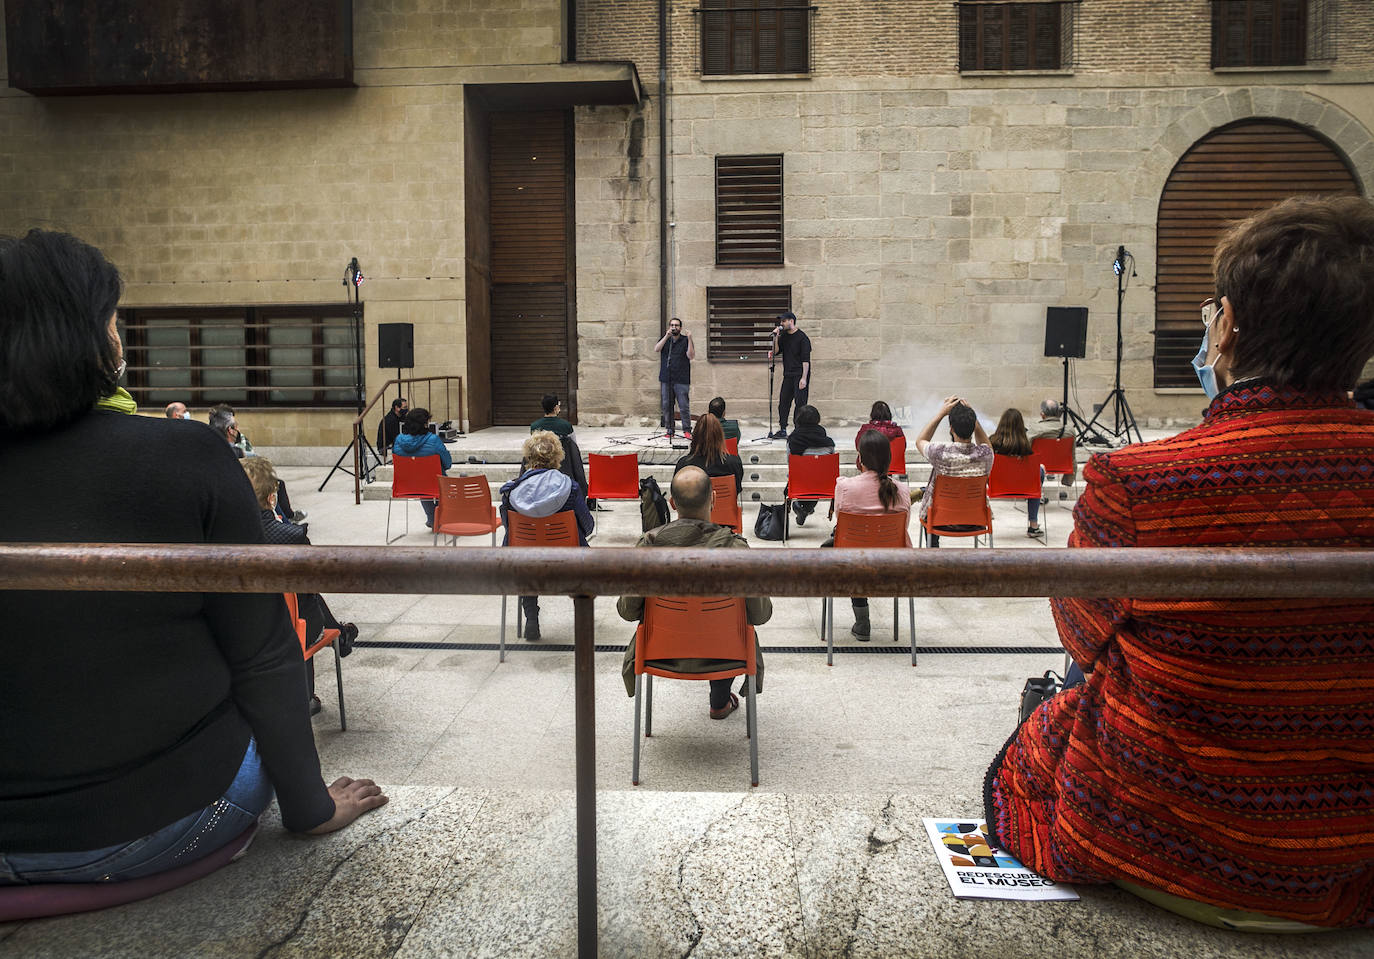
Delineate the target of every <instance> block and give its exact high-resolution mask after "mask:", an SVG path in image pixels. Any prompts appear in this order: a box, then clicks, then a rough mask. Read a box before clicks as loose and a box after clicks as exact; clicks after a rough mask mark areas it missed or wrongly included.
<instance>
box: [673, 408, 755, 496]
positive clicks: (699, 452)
mask: <svg viewBox="0 0 1374 959" xmlns="http://www.w3.org/2000/svg"><path fill="white" fill-rule="evenodd" d="M688 466H696V467H698V468H700V469H703V470H705V471H706V475H707V476H733V477H734V478H735V492H736V493H739V491H740V490H742V489H744V464H743V463H742V462H740V458H739V457H738V456H735V455H733V454H731V453H727V452H725V434H724V433H723V431H722V430H721V428H720V420H718V419H716V418H715V417H714V416H712V415H711V414H710V413H704V414H702V415H701V416H699V417H697V428H696V431H695V432H693V433H692V448H691V449H690V450H688V451H687V455H686V456H683V457H680V458H679V459H678V461H677V466H676V467H675V468H674V469H673V475H674V476H676V475H677V474H678V473H679V472H681V471H682V470H683V469H685V468H686V467H688Z"/></svg>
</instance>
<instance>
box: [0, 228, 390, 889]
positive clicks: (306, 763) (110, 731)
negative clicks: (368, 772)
mask: <svg viewBox="0 0 1374 959" xmlns="http://www.w3.org/2000/svg"><path fill="white" fill-rule="evenodd" d="M119 294H120V279H119V274H118V272H117V271H116V270H115V268H114V267H113V266H112V265H110V263H109V261H108V260H106V259H105V257H104V256H103V255H102V254H101V253H100V251H99V250H96V249H95V248H94V247H91V246H88V245H87V244H85V243H82V242H81V241H80V240H77V239H76V238H75V237H72V236H68V235H66V234H62V233H50V232H46V231H40V230H34V231H32V232H30V233H29V234H28V235H27V236H25V237H23V238H22V239H16V238H11V237H5V238H0V343H2V344H3V348H0V497H3V498H4V501H5V502H8V503H21V504H22V503H29V504H33V503H39V502H57V503H60V504H62V507H61V509H60V510H51V509H44V508H30V509H9V510H6V511H5V512H4V515H3V518H0V541H6V542H11V543H36V542H39V543H41V542H67V543H86V542H94V543H261V542H262V541H263V532H262V525H261V523H260V521H259V517H258V505H257V500H256V498H255V496H254V494H253V489H252V487H251V486H250V485H249V482H248V479H247V477H246V476H245V475H244V473H243V470H242V469H240V468H239V466H238V463H237V462H236V461H235V459H234V456H233V453H232V452H231V451H230V449H229V447H228V446H227V444H225V442H224V441H223V440H222V439H220V438H219V437H217V436H215V435H214V434H213V433H212V432H211V431H210V430H208V429H206V428H205V426H204V424H194V423H190V422H187V421H184V420H168V419H166V418H164V417H157V418H151V417H140V416H128V415H124V414H123V411H115V410H112V409H110V408H109V405H108V404H106V403H103V402H102V401H103V400H106V399H108V398H111V397H117V396H118V388H119V377H120V375H121V374H122V372H123V369H124V361H123V346H122V344H121V343H120V339H119V334H118V332H117V330H116V328H115V306H116V304H117V302H118V300H119ZM78 453H79V456H80V459H79V461H78V459H77V458H76V456H77V454H78ZM150 491H151V492H155V493H156V495H150ZM5 620H6V622H5V626H6V629H5V632H4V634H3V636H0V657H3V661H4V664H5V665H4V668H3V669H2V670H0V709H3V714H4V721H3V722H0V884H24V883H45V882H96V881H102V882H108V881H111V880H113V881H119V880H125V879H134V878H139V877H143V876H148V875H153V874H156V873H159V872H162V871H165V870H168V869H171V868H174V867H177V866H181V865H184V864H186V863H188V862H191V861H194V860H196V859H199V858H201V857H203V856H206V855H208V854H209V853H211V852H214V851H215V850H217V849H219V848H221V847H223V846H224V845H226V844H227V843H228V842H230V841H231V840H234V839H235V838H237V837H239V836H240V835H242V834H243V833H244V832H246V831H247V830H248V829H251V828H252V827H253V826H254V825H255V823H256V821H257V818H258V816H259V815H260V814H261V813H262V811H263V810H264V809H265V808H266V807H267V804H268V803H269V802H270V801H271V798H272V793H273V790H274V789H275V791H276V794H277V801H278V805H279V806H280V809H281V816H282V822H283V823H284V824H285V825H286V827H287V828H288V829H291V830H294V831H298V832H310V833H323V832H329V831H332V830H335V829H340V828H342V827H344V826H346V825H348V824H349V823H351V822H352V821H353V820H354V819H356V818H357V817H358V816H360V815H361V814H363V813H364V812H367V811H368V810H370V809H374V808H376V807H378V806H380V805H382V804H383V803H385V802H386V797H385V796H384V795H382V793H381V790H380V789H379V788H378V787H377V786H376V785H375V784H374V783H373V782H372V781H371V780H366V779H363V780H353V779H349V778H347V777H343V778H340V779H338V780H337V781H335V782H334V783H333V784H332V785H331V786H328V787H326V786H325V784H324V782H323V781H322V780H321V778H320V761H319V757H318V755H317V754H316V752H315V741H314V736H313V733H312V731H311V728H310V717H309V714H308V712H307V705H306V704H307V694H306V683H305V667H304V664H303V663H302V661H301V649H300V643H299V642H298V641H297V639H296V634H295V630H294V629H293V628H292V624H291V622H290V621H289V620H288V618H287V615H286V604H285V602H284V600H283V598H282V596H281V595H280V594H266V595H262V594H227V593H223V594H222V593H180V592H169V593H149V592H114V591H111V592H96V591H80V590H73V591H67V592H63V593H54V592H38V591H14V592H10V593H8V594H6V596H5ZM36 637H41V639H40V640H36Z"/></svg>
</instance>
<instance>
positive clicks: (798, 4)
mask: <svg viewBox="0 0 1374 959" xmlns="http://www.w3.org/2000/svg"><path fill="white" fill-rule="evenodd" d="M697 13H698V14H699V15H700V17H701V72H702V73H703V74H706V75H708V76H724V75H729V74H741V73H743V74H748V73H809V72H810V71H811V53H810V47H811V42H810V41H811V7H810V5H809V2H808V0H702V3H701V7H700V8H698V10H697Z"/></svg>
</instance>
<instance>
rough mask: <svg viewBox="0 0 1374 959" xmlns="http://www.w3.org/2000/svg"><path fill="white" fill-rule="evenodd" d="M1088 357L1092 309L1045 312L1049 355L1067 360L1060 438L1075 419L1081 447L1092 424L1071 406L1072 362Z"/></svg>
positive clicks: (1082, 307) (1055, 309) (1058, 307)
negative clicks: (1089, 311) (1090, 312)
mask: <svg viewBox="0 0 1374 959" xmlns="http://www.w3.org/2000/svg"><path fill="white" fill-rule="evenodd" d="M1087 354H1088V308H1087V307H1086V306H1051V307H1047V308H1046V310H1045V355H1046V356H1057V357H1059V358H1060V359H1062V360H1063V361H1064V395H1063V398H1062V399H1061V400H1060V401H1059V435H1060V436H1063V435H1064V433H1065V432H1066V431H1067V430H1068V428H1069V420H1073V430H1074V434H1075V435H1076V436H1077V437H1078V439H1077V442H1078V445H1080V446H1082V445H1083V443H1084V442H1087V441H1089V439H1090V437H1089V436H1088V429H1087V427H1088V424H1087V421H1085V420H1084V419H1083V417H1081V416H1079V415H1078V414H1077V413H1075V412H1074V411H1073V408H1072V407H1070V406H1069V360H1070V359H1076V360H1081V359H1083V357H1085V356H1087Z"/></svg>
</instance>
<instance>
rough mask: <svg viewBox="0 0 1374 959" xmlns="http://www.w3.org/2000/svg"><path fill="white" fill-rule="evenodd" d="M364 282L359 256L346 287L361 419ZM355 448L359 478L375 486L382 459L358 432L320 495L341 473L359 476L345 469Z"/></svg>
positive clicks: (364, 399) (347, 273)
mask: <svg viewBox="0 0 1374 959" xmlns="http://www.w3.org/2000/svg"><path fill="white" fill-rule="evenodd" d="M363 279H364V277H363V271H362V269H361V268H360V267H359V266H358V258H357V257H356V256H355V257H353V258H352V259H351V260H349V261H348V267H347V268H346V269H345V270H344V277H343V285H344V286H346V287H352V290H351V293H352V297H351V300H352V306H353V391H354V394H353V395H354V398H355V400H356V401H357V408H358V415H359V416H362V415H363V410H364V409H365V408H366V407H367V384H366V382H365V381H364V380H363V305H362V298H361V290H360V289H359V288H360V287H361V286H362V285H363ZM399 374H400V371H399V370H397V378H398V379H399V378H400V377H399ZM354 446H357V452H358V459H357V461H356V462H357V467H356V468H357V469H358V471H359V472H358V474H357V475H358V476H359V477H360V478H361V479H363V480H364V481H365V482H368V483H371V482H372V471H373V470H375V469H376V468H377V467H378V466H381V465H382V458H381V457H380V456H378V455H377V451H376V450H375V449H373V448H372V444H371V443H369V442H368V440H367V436H366V435H364V433H363V431H362V429H361V428H355V429H354V431H353V437H352V438H351V439H350V440H349V441H348V445H347V446H345V447H344V449H343V452H342V453H340V454H339V459H338V461H337V462H335V464H334V468H333V469H331V470H330V471H329V475H328V476H326V477H325V478H324V483H321V484H320V492H324V487H325V484H326V483H328V482H329V481H330V479H331V478H333V476H334V474H335V473H336V472H338V471H339V470H343V471H344V472H345V473H347V474H348V475H349V476H353V475H355V474H354V473H353V470H350V469H348V468H347V467H345V466H344V465H343V461H344V460H345V459H347V458H348V454H349V453H350V452H352V451H353V448H354ZM368 456H371V457H372V460H371V462H369V461H368Z"/></svg>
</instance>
